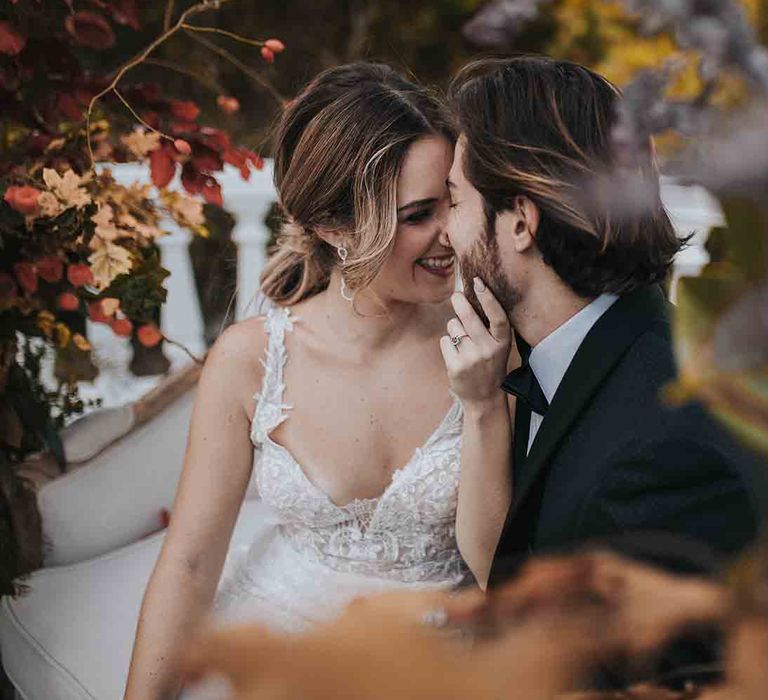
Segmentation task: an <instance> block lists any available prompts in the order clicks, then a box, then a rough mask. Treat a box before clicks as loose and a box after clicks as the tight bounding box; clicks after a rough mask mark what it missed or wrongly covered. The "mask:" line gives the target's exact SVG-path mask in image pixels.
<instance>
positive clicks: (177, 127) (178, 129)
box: [155, 122, 200, 135]
mask: <svg viewBox="0 0 768 700" xmlns="http://www.w3.org/2000/svg"><path fill="white" fill-rule="evenodd" d="M155 128H157V127H155ZM199 130H200V125H199V124H195V122H171V132H172V133H173V134H174V135H176V134H179V133H182V134H189V133H195V132H196V131H199Z"/></svg>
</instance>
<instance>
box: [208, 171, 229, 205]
mask: <svg viewBox="0 0 768 700" xmlns="http://www.w3.org/2000/svg"><path fill="white" fill-rule="evenodd" d="M203 199H204V200H205V201H206V202H208V204H215V205H216V206H219V207H222V206H224V201H223V200H222V197H221V186H220V185H219V183H218V182H216V180H214V179H213V178H212V177H211V178H208V180H207V181H206V183H205V184H204V185H203Z"/></svg>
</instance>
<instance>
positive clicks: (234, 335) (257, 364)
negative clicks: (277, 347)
mask: <svg viewBox="0 0 768 700" xmlns="http://www.w3.org/2000/svg"><path fill="white" fill-rule="evenodd" d="M266 343H267V332H266V330H265V328H264V317H263V316H255V317H253V318H247V319H244V320H242V321H238V322H237V323H233V324H232V325H230V326H228V327H227V328H226V329H225V330H224V331H223V332H222V333H221V334H220V335H219V337H218V338H217V339H216V342H215V343H214V344H213V346H212V347H211V349H210V350H209V351H208V354H207V356H206V358H205V366H204V369H203V374H204V375H208V378H209V381H213V382H215V383H216V384H218V385H219V386H228V387H230V388H231V389H232V390H237V391H238V393H239V392H240V391H242V392H243V396H245V397H246V398H248V397H250V396H251V395H252V394H253V392H254V391H258V389H259V387H260V386H261V381H262V378H263V374H264V367H263V365H262V364H261V360H262V359H263V356H264V349H265V348H266Z"/></svg>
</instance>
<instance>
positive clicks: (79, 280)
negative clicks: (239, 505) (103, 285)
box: [67, 263, 93, 289]
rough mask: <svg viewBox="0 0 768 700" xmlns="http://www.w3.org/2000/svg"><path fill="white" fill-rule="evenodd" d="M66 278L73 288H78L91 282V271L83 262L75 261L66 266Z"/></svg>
mask: <svg viewBox="0 0 768 700" xmlns="http://www.w3.org/2000/svg"><path fill="white" fill-rule="evenodd" d="M67 280H68V281H69V283H70V284H71V285H72V286H73V287H75V289H79V288H80V287H82V286H83V285H86V284H93V272H91V268H90V266H88V265H86V264H85V263H76V264H75V265H70V266H69V267H68V268H67Z"/></svg>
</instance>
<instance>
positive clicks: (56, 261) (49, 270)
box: [35, 255, 64, 283]
mask: <svg viewBox="0 0 768 700" xmlns="http://www.w3.org/2000/svg"><path fill="white" fill-rule="evenodd" d="M35 265H36V266H37V274H38V275H40V277H42V278H43V279H44V280H45V281H46V282H50V283H54V282H58V281H59V280H60V279H61V276H62V274H63V272H64V265H63V264H62V262H61V259H60V258H57V257H56V256H55V255H46V256H45V257H44V258H39V259H38V260H37V262H36V263H35Z"/></svg>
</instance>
